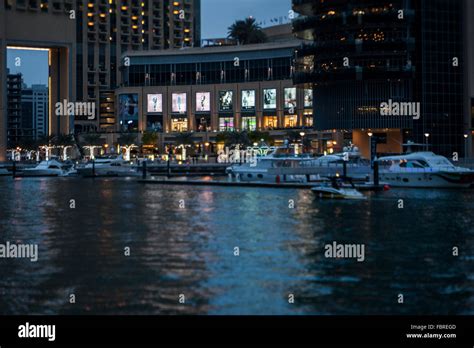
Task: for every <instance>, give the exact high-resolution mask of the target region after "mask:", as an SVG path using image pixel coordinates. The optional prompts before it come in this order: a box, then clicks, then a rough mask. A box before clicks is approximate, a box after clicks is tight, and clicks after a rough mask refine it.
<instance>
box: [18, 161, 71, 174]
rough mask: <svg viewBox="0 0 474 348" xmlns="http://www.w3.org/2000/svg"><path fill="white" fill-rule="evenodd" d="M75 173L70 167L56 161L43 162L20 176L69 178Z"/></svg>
mask: <svg viewBox="0 0 474 348" xmlns="http://www.w3.org/2000/svg"><path fill="white" fill-rule="evenodd" d="M73 172H74V169H73V168H71V166H70V165H64V164H62V163H60V162H58V161H56V160H54V159H53V160H48V161H41V162H40V163H39V164H38V165H37V166H36V167H33V168H25V169H23V171H22V172H21V173H19V175H18V176H28V177H30V176H68V175H70V174H71V173H73Z"/></svg>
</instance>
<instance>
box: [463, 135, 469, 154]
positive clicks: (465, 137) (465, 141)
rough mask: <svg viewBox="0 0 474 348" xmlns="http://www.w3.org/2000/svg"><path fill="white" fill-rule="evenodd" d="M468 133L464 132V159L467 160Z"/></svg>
mask: <svg viewBox="0 0 474 348" xmlns="http://www.w3.org/2000/svg"><path fill="white" fill-rule="evenodd" d="M468 137H469V135H467V134H464V159H465V160H467V152H468V151H467V143H468Z"/></svg>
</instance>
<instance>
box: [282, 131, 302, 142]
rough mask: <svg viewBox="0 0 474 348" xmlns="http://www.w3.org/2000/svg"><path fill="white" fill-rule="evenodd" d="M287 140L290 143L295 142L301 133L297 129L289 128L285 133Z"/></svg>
mask: <svg viewBox="0 0 474 348" xmlns="http://www.w3.org/2000/svg"><path fill="white" fill-rule="evenodd" d="M286 136H287V138H288V142H289V143H290V144H294V143H297V142H298V141H299V140H300V139H301V134H300V132H298V131H294V130H290V131H288V132H287V133H286Z"/></svg>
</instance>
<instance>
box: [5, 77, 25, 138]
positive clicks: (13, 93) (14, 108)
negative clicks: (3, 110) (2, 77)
mask: <svg viewBox="0 0 474 348" xmlns="http://www.w3.org/2000/svg"><path fill="white" fill-rule="evenodd" d="M22 86H23V79H22V77H21V74H8V75H7V115H8V116H7V127H8V132H7V141H8V144H9V146H16V145H17V144H18V143H19V142H20V140H21V138H22V136H23V130H22V120H21V114H22V112H21V106H22V105H21V90H22Z"/></svg>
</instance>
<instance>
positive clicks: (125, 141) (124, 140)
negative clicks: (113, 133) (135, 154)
mask: <svg viewBox="0 0 474 348" xmlns="http://www.w3.org/2000/svg"><path fill="white" fill-rule="evenodd" d="M136 141H137V135H136V134H133V133H122V134H121V135H120V137H119V138H118V139H117V143H118V144H119V145H124V146H129V145H134V144H135V142H136Z"/></svg>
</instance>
